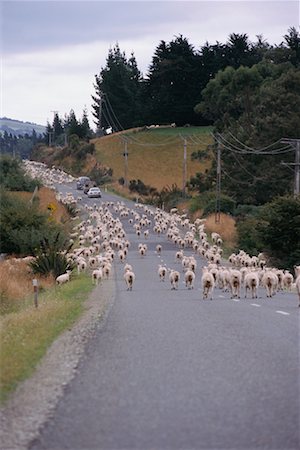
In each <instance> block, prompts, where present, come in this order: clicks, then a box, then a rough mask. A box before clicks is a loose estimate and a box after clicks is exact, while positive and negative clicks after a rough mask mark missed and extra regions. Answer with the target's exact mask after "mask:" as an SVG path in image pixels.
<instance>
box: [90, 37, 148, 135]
mask: <svg viewBox="0 0 300 450" xmlns="http://www.w3.org/2000/svg"><path fill="white" fill-rule="evenodd" d="M94 87H95V91H96V92H95V95H94V96H92V98H93V100H94V104H93V106H92V108H93V116H94V117H95V123H96V125H97V128H98V131H101V132H102V133H103V130H105V129H107V128H109V127H112V129H113V131H119V130H121V129H122V128H124V129H126V128H130V127H131V126H135V125H141V124H142V122H141V103H140V102H139V95H140V87H141V73H140V71H139V70H138V67H137V63H136V60H135V56H134V54H133V53H132V54H131V57H130V58H129V59H127V58H126V55H125V53H122V52H121V50H120V48H119V45H118V44H116V45H115V47H113V48H112V49H110V50H109V52H108V57H107V59H106V67H104V68H102V69H101V71H100V74H99V75H95V85H94ZM100 105H101V124H99V108H100ZM100 128H101V130H99V129H100Z"/></svg>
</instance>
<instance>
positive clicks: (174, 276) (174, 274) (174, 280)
mask: <svg viewBox="0 0 300 450" xmlns="http://www.w3.org/2000/svg"><path fill="white" fill-rule="evenodd" d="M169 280H170V283H171V286H172V288H171V289H172V290H173V289H174V290H175V289H178V283H179V280H180V274H179V272H178V271H177V270H173V269H172V270H170V275H169Z"/></svg>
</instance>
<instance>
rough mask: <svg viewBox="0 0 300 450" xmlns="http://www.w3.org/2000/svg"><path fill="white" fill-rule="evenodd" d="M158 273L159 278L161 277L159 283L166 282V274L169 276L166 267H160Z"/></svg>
mask: <svg viewBox="0 0 300 450" xmlns="http://www.w3.org/2000/svg"><path fill="white" fill-rule="evenodd" d="M157 272H158V276H159V281H165V278H166V274H167V268H166V267H165V266H162V265H159V266H158V271H157Z"/></svg>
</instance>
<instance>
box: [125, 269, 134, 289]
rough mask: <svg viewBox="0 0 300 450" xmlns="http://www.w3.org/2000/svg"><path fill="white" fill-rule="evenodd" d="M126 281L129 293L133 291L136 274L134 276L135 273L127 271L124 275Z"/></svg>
mask: <svg viewBox="0 0 300 450" xmlns="http://www.w3.org/2000/svg"><path fill="white" fill-rule="evenodd" d="M124 280H125V283H126V286H127V291H132V286H133V283H134V281H135V274H134V272H133V271H131V270H127V271H126V272H125V273H124Z"/></svg>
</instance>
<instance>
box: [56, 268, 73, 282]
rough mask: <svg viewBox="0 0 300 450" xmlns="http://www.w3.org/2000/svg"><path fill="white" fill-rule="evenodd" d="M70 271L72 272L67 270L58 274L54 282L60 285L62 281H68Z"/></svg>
mask: <svg viewBox="0 0 300 450" xmlns="http://www.w3.org/2000/svg"><path fill="white" fill-rule="evenodd" d="M71 272H72V271H71V270H67V271H66V273H63V274H62V275H59V276H58V277H57V278H56V280H55V281H56V284H58V285H61V284H63V283H67V282H68V281H70V275H71Z"/></svg>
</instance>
